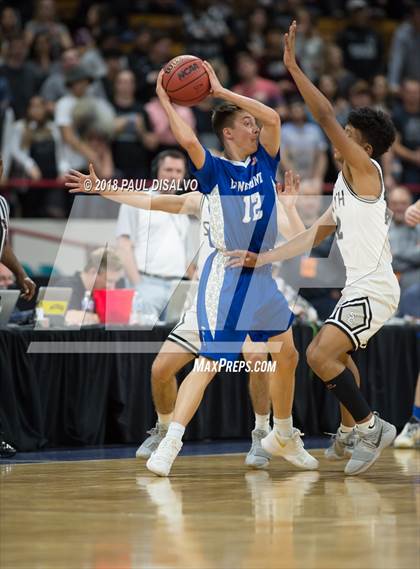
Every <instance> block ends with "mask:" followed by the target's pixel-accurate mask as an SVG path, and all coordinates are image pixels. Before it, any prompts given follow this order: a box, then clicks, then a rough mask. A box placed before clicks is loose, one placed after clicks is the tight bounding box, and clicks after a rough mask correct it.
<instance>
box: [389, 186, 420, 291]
mask: <svg viewBox="0 0 420 569" xmlns="http://www.w3.org/2000/svg"><path fill="white" fill-rule="evenodd" d="M411 201H412V200H411V193H410V191H409V190H408V189H407V188H405V187H403V186H400V187H396V188H394V189H393V190H391V191H390V192H389V196H388V205H389V208H390V210H391V211H392V213H393V218H392V221H391V225H390V228H389V242H390V245H391V252H392V257H393V261H392V266H393V268H394V272H395V274H396V275H397V277H398V279H399V283H400V287H401V291H402V292H404V291H405V290H406V289H407V288H408V287H409V286H410V285H413V284H415V283H419V282H420V226H416V227H410V226H408V225H407V223H406V222H405V219H404V215H405V212H406V210H407V208H408V207H409V206H410V205H411Z"/></svg>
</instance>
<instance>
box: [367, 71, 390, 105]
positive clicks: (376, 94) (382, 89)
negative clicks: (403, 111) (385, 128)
mask: <svg viewBox="0 0 420 569" xmlns="http://www.w3.org/2000/svg"><path fill="white" fill-rule="evenodd" d="M371 94H372V104H373V106H374V107H375V109H378V110H379V111H383V112H385V113H388V114H390V110H391V104H392V100H391V92H390V89H389V85H388V81H387V78H386V76H385V75H375V77H374V78H373V79H372V88H371Z"/></svg>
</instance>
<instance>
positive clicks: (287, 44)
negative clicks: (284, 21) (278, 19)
mask: <svg viewBox="0 0 420 569" xmlns="http://www.w3.org/2000/svg"><path fill="white" fill-rule="evenodd" d="M296 27H297V26H296V20H293V22H292V23H291V25H290V27H289V32H288V33H287V34H284V55H283V62H284V65H285V66H286V67H287V68H288V69H290V68H291V67H294V66H295V65H296V56H295V43H296Z"/></svg>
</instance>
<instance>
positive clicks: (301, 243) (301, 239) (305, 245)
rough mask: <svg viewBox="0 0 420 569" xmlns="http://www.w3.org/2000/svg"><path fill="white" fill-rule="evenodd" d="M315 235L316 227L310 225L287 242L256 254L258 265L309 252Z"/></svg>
mask: <svg viewBox="0 0 420 569" xmlns="http://www.w3.org/2000/svg"><path fill="white" fill-rule="evenodd" d="M316 235H317V231H316V227H315V226H313V227H310V228H309V229H306V230H305V231H302V232H301V233H299V234H298V235H296V236H295V237H293V239H291V240H290V241H288V242H287V243H283V244H282V245H279V247H275V248H274V249H271V251H267V252H265V253H262V254H261V255H259V256H258V265H259V266H260V265H267V264H270V263H275V262H277V261H286V260H287V259H292V258H293V257H297V256H298V255H303V253H306V252H309V251H310V250H311V249H312V247H313V246H314V244H315V238H316Z"/></svg>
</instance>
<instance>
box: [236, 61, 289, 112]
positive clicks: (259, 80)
mask: <svg viewBox="0 0 420 569" xmlns="http://www.w3.org/2000/svg"><path fill="white" fill-rule="evenodd" d="M236 73H237V75H238V77H239V80H240V82H239V83H238V84H237V85H235V86H234V87H232V91H235V92H236V93H238V94H239V95H243V96H244V97H250V98H252V99H256V100H257V101H260V102H261V103H264V104H265V105H270V106H272V107H275V106H276V105H278V104H279V103H280V102H281V99H282V97H281V92H280V88H279V86H278V85H277V83H275V82H274V81H270V79H264V78H263V77H260V76H259V75H258V64H257V62H256V61H255V59H254V58H253V57H252V55H250V54H249V53H246V52H241V53H239V54H238V56H237V58H236Z"/></svg>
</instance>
